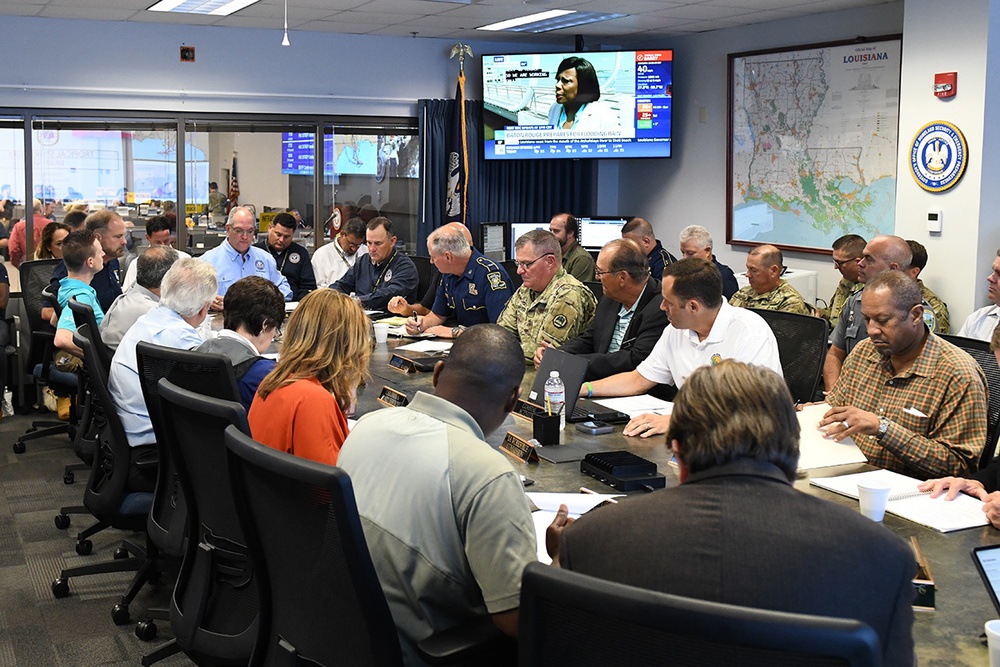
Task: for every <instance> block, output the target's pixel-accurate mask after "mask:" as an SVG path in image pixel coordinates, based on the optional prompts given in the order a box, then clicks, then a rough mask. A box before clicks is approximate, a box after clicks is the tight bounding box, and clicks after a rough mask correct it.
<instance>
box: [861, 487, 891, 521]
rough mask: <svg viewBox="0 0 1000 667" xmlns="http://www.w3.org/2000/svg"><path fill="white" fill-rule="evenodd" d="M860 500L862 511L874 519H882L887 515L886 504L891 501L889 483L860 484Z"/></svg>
mask: <svg viewBox="0 0 1000 667" xmlns="http://www.w3.org/2000/svg"><path fill="white" fill-rule="evenodd" d="M858 500H859V501H860V503H861V513H862V514H863V515H865V516H866V517H868V518H869V519H871V520H872V521H881V520H882V518H883V517H884V516H885V504H886V503H887V502H888V501H889V486H888V485H887V484H877V483H875V484H858Z"/></svg>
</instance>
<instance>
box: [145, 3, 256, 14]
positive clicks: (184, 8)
mask: <svg viewBox="0 0 1000 667" xmlns="http://www.w3.org/2000/svg"><path fill="white" fill-rule="evenodd" d="M256 2H260V0H160V1H159V2H157V3H156V4H155V5H153V6H152V7H150V8H149V9H148V10H147V11H150V12H176V13H178V14H211V15H212V16H229V15H230V14H234V13H236V12H238V11H240V10H241V9H243V8H244V7H249V6H250V5H252V4H254V3H256Z"/></svg>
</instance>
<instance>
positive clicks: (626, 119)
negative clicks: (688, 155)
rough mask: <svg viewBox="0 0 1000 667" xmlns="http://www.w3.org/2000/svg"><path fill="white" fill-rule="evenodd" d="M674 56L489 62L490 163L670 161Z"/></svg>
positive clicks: (592, 55) (619, 54)
mask: <svg viewBox="0 0 1000 667" xmlns="http://www.w3.org/2000/svg"><path fill="white" fill-rule="evenodd" d="M672 107H673V51H672V50H670V49H661V50H646V51H600V52H585V53H536V54H520V55H487V56H483V123H484V126H485V127H484V135H483V136H484V138H485V157H486V159H487V160H523V159H543V158H602V157H605V158H623V157H642V158H648V157H670V155H671V140H670V130H671V118H670V117H671V109H672Z"/></svg>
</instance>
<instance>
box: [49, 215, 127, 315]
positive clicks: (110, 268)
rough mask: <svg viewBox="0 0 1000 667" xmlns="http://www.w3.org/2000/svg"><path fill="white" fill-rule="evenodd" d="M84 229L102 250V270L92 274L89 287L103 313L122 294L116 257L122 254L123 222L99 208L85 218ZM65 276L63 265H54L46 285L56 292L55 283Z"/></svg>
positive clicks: (57, 283)
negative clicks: (92, 289)
mask: <svg viewBox="0 0 1000 667" xmlns="http://www.w3.org/2000/svg"><path fill="white" fill-rule="evenodd" d="M85 224H86V227H87V229H88V230H90V231H91V232H93V233H94V236H96V237H97V239H98V240H99V241H100V242H101V249H102V250H103V251H104V256H103V257H102V261H103V262H104V268H103V269H101V270H100V271H98V272H97V273H96V274H94V277H93V279H92V280H91V281H90V286H91V287H93V288H94V291H95V292H97V300H98V301H99V302H100V304H101V308H103V309H104V310H105V311H107V310H108V309H109V308H111V304H112V303H114V302H115V299H117V298H118V297H119V296H121V293H122V285H121V271H120V270H119V266H118V258H119V257H121V256H122V255H124V254H125V221H124V220H122V219H121V216H120V215H118V214H117V213H115V212H114V211H112V210H111V209H107V208H106V209H102V210H100V211H97V212H95V213H91V214H90V215H88V216H87V221H86V223H85ZM65 276H66V264H65V262H64V263H62V264H58V265H56V268H54V269H53V270H52V278H51V279H50V283H51V284H53V285H54V286H55V288H56V290H58V289H59V281H60V280H62V279H63V278H64V277H65Z"/></svg>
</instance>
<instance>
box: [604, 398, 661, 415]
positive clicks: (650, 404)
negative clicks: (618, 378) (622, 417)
mask: <svg viewBox="0 0 1000 667" xmlns="http://www.w3.org/2000/svg"><path fill="white" fill-rule="evenodd" d="M593 400H594V402H595V403H599V404H600V405H603V406H604V407H606V408H608V409H610V410H617V411H618V412H624V413H625V414H627V415H628V416H629V417H637V416H639V415H641V414H645V413H652V414H655V415H669V414H670V413H671V412H672V411H673V409H674V404H673V403H671V402H670V401H664V400H663V399H662V398H655V397H653V396H650V395H649V394H642V395H641V396H623V397H621V398H595V399H593Z"/></svg>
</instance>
